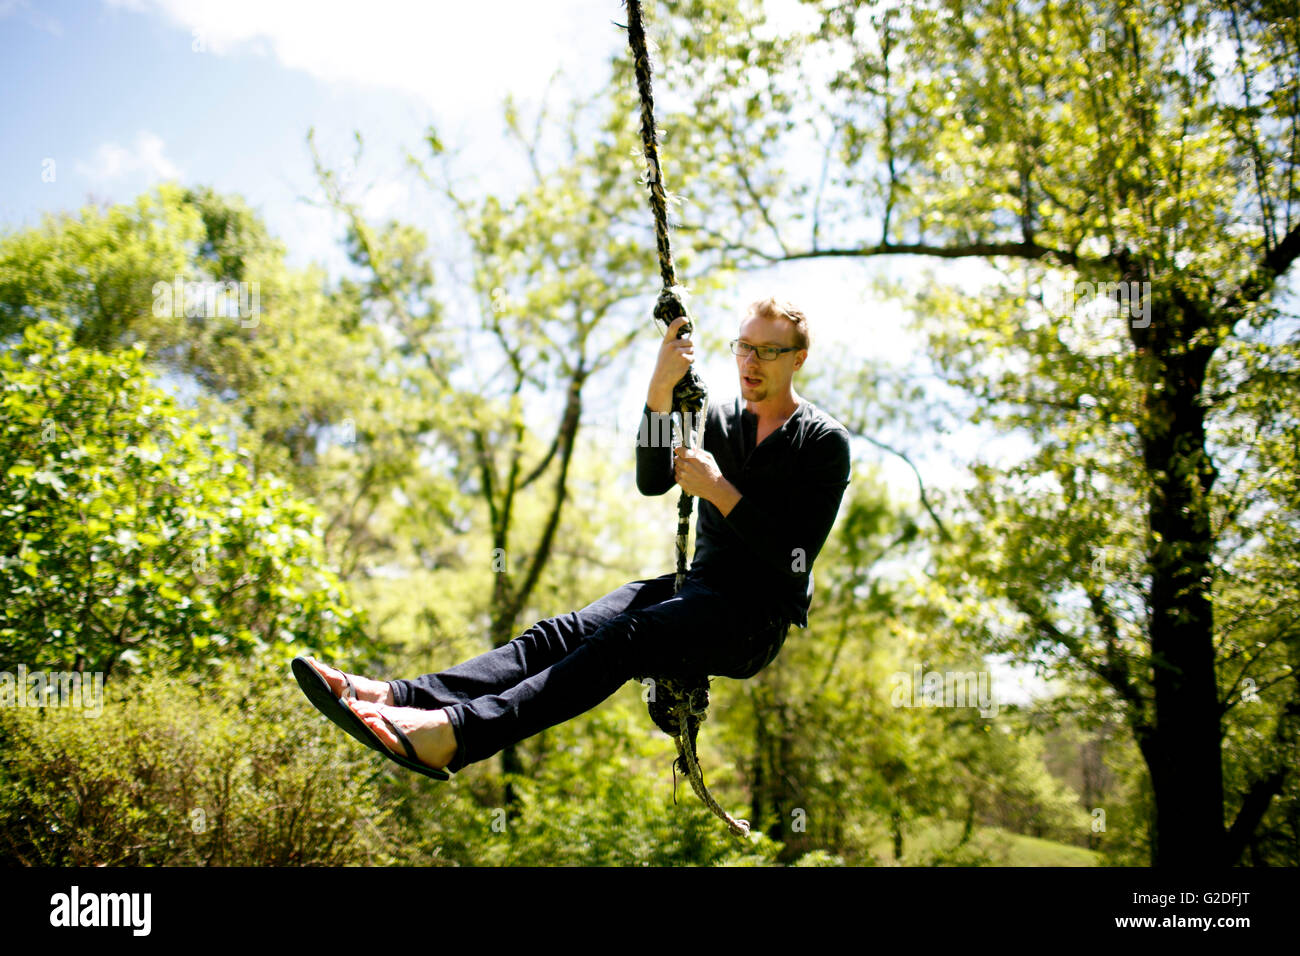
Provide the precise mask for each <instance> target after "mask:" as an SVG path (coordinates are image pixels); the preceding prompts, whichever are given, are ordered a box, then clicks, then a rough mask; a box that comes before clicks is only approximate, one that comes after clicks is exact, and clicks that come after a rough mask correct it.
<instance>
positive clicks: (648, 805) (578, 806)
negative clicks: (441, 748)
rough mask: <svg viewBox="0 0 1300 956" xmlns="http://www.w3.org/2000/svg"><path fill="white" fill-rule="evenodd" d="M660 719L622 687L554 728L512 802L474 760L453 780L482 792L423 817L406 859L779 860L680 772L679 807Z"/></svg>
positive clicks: (562, 862)
mask: <svg viewBox="0 0 1300 956" xmlns="http://www.w3.org/2000/svg"><path fill="white" fill-rule="evenodd" d="M652 727H653V725H651V724H650V722H649V718H648V717H646V716H645V714H644V705H643V704H641V703H640V698H639V695H636V694H632V693H631V692H630V691H624V692H621V693H620V694H619V695H618V697H617V698H616V700H615V701H612V702H610V703H608V704H605V705H602V706H601V707H599V708H597V709H596V710H594V711H592V712H590V713H589V714H585V715H583V716H582V717H579V718H577V719H575V720H573V721H570V722H568V723H566V724H562V725H560V726H558V727H553V728H551V729H550V730H547V731H546V732H545V733H544V734H543V735H542V737H541V738H540V743H539V747H540V748H541V750H542V752H541V753H540V754H537V755H536V757H535V759H534V761H533V762H532V763H531V764H530V766H529V767H528V772H527V773H526V774H524V775H522V776H519V777H516V778H514V779H513V784H514V787H515V789H516V792H517V793H518V794H519V803H518V805H517V806H516V807H515V808H512V809H508V808H507V807H506V806H505V804H504V803H503V802H502V801H501V798H500V789H499V788H498V786H497V783H498V781H496V780H495V779H492V780H491V781H488V780H486V779H485V778H486V775H487V773H488V768H487V767H486V766H478V765H476V766H474V767H472V768H467V769H466V771H463V772H462V773H461V774H460V775H458V778H457V780H456V783H455V786H456V788H457V789H460V788H463V787H475V788H476V789H477V792H476V793H475V795H474V799H473V800H472V801H469V800H466V799H463V798H462V799H457V800H451V799H449V800H448V801H447V802H446V803H444V804H443V805H442V806H440V807H439V809H438V812H437V813H430V814H424V815H422V819H423V820H425V821H427V822H426V823H424V827H425V832H424V833H423V834H422V835H421V837H420V838H419V839H418V840H417V842H416V843H415V844H414V845H413V846H412V847H411V850H410V854H409V856H408V857H406V859H405V861H406V862H410V863H413V864H414V863H418V861H419V860H420V859H422V858H427V857H428V856H430V855H431V854H432V853H433V852H434V851H435V849H436V850H437V851H438V852H439V856H440V858H441V859H445V860H457V861H464V862H465V863H469V864H473V865H484V866H714V865H726V866H766V865H772V864H773V863H774V862H775V858H776V853H777V851H778V850H779V849H780V848H779V846H778V845H776V844H774V843H773V842H772V841H771V840H768V839H766V838H765V837H763V836H762V834H760V833H754V834H752V835H751V839H750V840H748V841H746V840H744V839H741V838H738V837H734V836H732V835H731V834H730V833H728V832H727V830H726V828H725V827H723V826H722V825H721V824H720V823H719V822H718V820H717V818H716V817H714V816H713V815H712V814H711V813H709V811H708V810H707V809H706V808H705V807H704V806H703V805H702V804H701V803H700V802H699V801H698V800H697V799H696V797H695V795H694V794H693V793H691V792H690V783H689V781H687V780H685V779H683V778H680V777H679V778H678V803H677V805H675V806H674V804H673V801H672V788H671V786H670V785H669V783H668V780H669V779H670V773H669V771H668V770H667V768H668V767H669V766H670V765H671V762H672V759H671V758H672V757H673V756H675V753H674V751H673V749H672V744H671V742H670V741H669V740H668V738H667V737H665V736H664V735H663V734H661V733H659V732H658V731H656V730H653V729H652ZM702 759H707V757H703V758H702ZM500 782H502V783H503V782H504V781H500ZM742 815H743V814H742Z"/></svg>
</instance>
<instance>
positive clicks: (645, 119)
mask: <svg viewBox="0 0 1300 956" xmlns="http://www.w3.org/2000/svg"><path fill="white" fill-rule="evenodd" d="M625 2H626V4H627V39H628V44H629V46H631V48H632V63H633V66H634V67H635V70H636V88H637V93H638V95H639V96H640V98H641V142H642V145H643V146H644V148H645V161H646V178H645V183H646V186H647V187H648V189H649V192H650V210H651V212H652V213H653V214H654V220H655V245H656V247H657V249H658V254H659V275H660V277H661V278H662V279H663V283H664V287H663V291H662V292H660V293H659V299H658V301H656V302H655V307H654V317H655V319H656V320H658V321H660V322H663V323H664V326H665V328H666V327H667V326H669V325H671V324H672V323H673V322H674V321H676V320H677V319H678V318H679V317H681V316H685V317H686V321H685V322H684V323H683V324H682V327H681V328H680V329H678V331H677V337H678V338H682V337H683V336H686V335H689V334H691V332H692V331H693V328H694V326H693V323H692V321H691V317H690V313H689V312H687V310H686V304H685V302H684V301H683V297H684V294H685V290H684V289H683V288H682V287H681V286H679V285H678V284H677V274H676V271H675V270H674V268H673V252H672V246H671V245H670V243H669V241H668V197H667V194H666V193H665V192H664V183H663V172H662V168H661V167H660V165H659V141H658V139H657V138H656V133H655V118H654V94H653V92H652V91H651V88H650V74H651V70H650V55H649V53H648V52H647V51H646V39H645V26H644V24H643V22H642V18H641V3H640V0H625ZM707 402H708V389H707V388H706V387H705V385H704V382H703V380H702V379H701V378H700V377H699V375H698V374H696V371H695V366H694V365H692V366H690V367H688V368H687V369H686V374H685V375H683V376H682V378H681V381H679V382H678V383H677V384H676V385H675V386H674V387H673V407H672V410H673V411H675V412H677V413H678V421H679V423H680V429H681V437H682V444H683V445H685V446H686V447H687V448H692V447H694V444H693V436H692V434H691V429H690V427H689V423H691V422H698V423H699V430H700V439H701V441H702V440H703V437H704V408H705V405H706V404H707ZM693 503H694V498H693V497H692V496H691V495H688V494H687V493H686V492H685V491H683V492H682V493H681V497H680V498H678V500H677V541H676V550H677V573H676V576H675V578H674V579H673V593H674V594H676V593H677V592H678V591H680V590H681V588H682V584H683V583H684V582H685V580H686V539H687V536H688V535H689V533H690V527H691V509H692V506H693ZM652 693H653V697H654V699H653V700H652V701H651V702H650V717H651V718H652V719H653V720H654V722H655V724H656V725H657V726H658V727H659V729H660V730H662V731H663V732H664V733H666V734H668V735H669V736H670V737H672V738H673V741H674V742H675V743H676V744H677V760H676V761H674V763H673V768H674V769H673V799H674V800H676V795H677V770H678V769H679V768H680V769H681V770H682V772H683V773H685V775H686V776H687V777H688V778H689V779H690V781H691V788H692V789H693V790H694V791H695V794H696V796H698V797H699V798H700V800H702V801H703V802H704V805H705V806H707V807H708V808H709V809H710V810H711V811H713V813H714V814H715V815H716V816H718V817H719V818H720V819H721V820H722V821H723V822H724V823H726V824H727V828H728V829H729V830H731V832H732V833H734V834H736V835H737V836H748V835H749V823H748V822H747V821H745V820H737V819H736V818H735V817H733V816H731V814H729V813H727V811H726V810H724V809H723V808H722V807H721V806H720V805H719V804H718V801H717V800H715V799H714V798H713V795H712V794H711V793H709V788H708V787H706V786H705V785H704V774H703V773H702V772H701V771H700V764H699V760H698V758H697V756H696V753H695V738H696V736H697V735H698V734H699V729H700V724H701V723H702V722H703V721H704V719H705V718H706V717H707V716H708V707H709V681H708V677H707V676H698V677H687V678H682V677H657V678H655V679H654V685H653V690H652Z"/></svg>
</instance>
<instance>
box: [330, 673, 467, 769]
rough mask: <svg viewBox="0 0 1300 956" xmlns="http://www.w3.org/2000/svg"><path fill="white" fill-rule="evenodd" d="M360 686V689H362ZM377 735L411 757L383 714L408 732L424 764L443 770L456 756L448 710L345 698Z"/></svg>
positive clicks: (391, 748)
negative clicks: (423, 708) (389, 704)
mask: <svg viewBox="0 0 1300 956" xmlns="http://www.w3.org/2000/svg"><path fill="white" fill-rule="evenodd" d="M358 689H359V688H358ZM343 703H345V704H346V705H347V706H349V707H351V708H352V712H353V713H354V714H356V715H357V716H358V717H360V718H361V720H362V722H364V723H365V725H366V726H367V727H369V728H370V729H371V730H373V731H374V733H375V736H376V737H378V738H379V739H380V740H382V741H383V742H384V744H385V745H386V746H387V747H388V749H389V750H391V751H392V752H393V753H395V754H399V755H400V756H403V757H405V756H407V753H406V748H405V747H403V746H402V741H401V739H400V738H399V737H398V736H397V734H395V733H393V731H392V728H390V727H389V726H388V724H386V723H385V722H384V719H383V717H380V716H379V714H380V713H381V712H382V713H383V714H384V716H385V717H387V718H388V719H389V720H391V721H392V722H393V723H394V724H395V725H397V727H398V728H399V729H400V730H401V731H402V733H404V734H406V739H407V740H409V741H410V742H411V746H412V747H414V748H415V754H416V757H417V759H418V760H419V762H420V763H422V764H424V765H425V766H426V767H428V768H430V769H431V770H442V769H444V768H445V767H446V766H447V764H449V763H451V760H452V758H453V757H455V756H456V734H455V732H454V731H453V730H452V729H451V718H449V717H448V716H447V712H446V711H445V710H442V709H439V710H421V709H419V708H418V707H391V706H384V705H382V704H375V703H371V702H369V701H364V700H344V701H343Z"/></svg>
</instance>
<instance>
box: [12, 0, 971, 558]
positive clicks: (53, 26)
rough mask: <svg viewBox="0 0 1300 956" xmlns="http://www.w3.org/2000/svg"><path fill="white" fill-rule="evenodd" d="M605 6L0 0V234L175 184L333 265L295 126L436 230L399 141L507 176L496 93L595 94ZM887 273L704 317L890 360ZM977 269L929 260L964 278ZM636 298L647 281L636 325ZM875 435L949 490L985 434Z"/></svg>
mask: <svg viewBox="0 0 1300 956" xmlns="http://www.w3.org/2000/svg"><path fill="white" fill-rule="evenodd" d="M791 9H793V7H791ZM622 19H623V5H622V3H620V2H618V0H546V2H544V3H541V2H519V0H515V2H505V0H475V2H473V3H466V2H464V0H458V2H454V3H453V2H447V0H425V2H410V3H402V2H396V0H365V2H364V3H361V2H355V0H353V2H339V0H314V2H288V0H220V2H216V0H62V2H39V0H0V77H2V79H3V86H4V90H5V105H4V110H3V112H0V144H2V145H0V228H3V229H4V230H14V229H21V228H23V227H30V226H35V225H38V224H39V223H40V221H41V217H42V215H43V214H45V213H52V212H57V211H61V210H68V211H75V210H76V209H78V208H80V207H82V206H83V205H85V204H87V203H88V202H96V203H98V202H104V201H107V202H114V203H125V202H130V201H132V200H134V199H135V198H136V197H137V196H138V195H139V194H140V193H142V192H145V191H147V190H149V189H150V188H151V187H152V186H154V185H156V184H157V183H158V182H160V181H162V180H166V179H176V180H179V181H181V182H182V183H184V184H187V185H199V184H205V185H210V186H212V187H213V188H215V189H216V190H217V191H219V192H222V193H235V194H239V195H241V196H243V197H244V198H245V200H247V201H248V203H249V204H250V205H251V206H252V208H253V209H254V210H256V211H257V212H259V213H260V214H261V215H262V216H263V218H264V219H265V221H266V222H267V224H268V227H269V229H270V231H271V233H272V234H273V235H275V236H277V237H278V238H279V239H281V240H282V241H283V242H284V243H285V245H286V246H287V247H288V251H289V263H290V264H291V265H296V266H302V265H306V264H308V263H310V262H317V263H320V264H321V265H323V266H324V267H325V268H326V269H327V271H328V272H329V274H330V275H331V276H332V277H337V276H340V275H342V274H343V273H344V272H346V271H348V269H349V264H348V263H347V260H346V256H345V255H344V253H343V248H342V244H341V239H342V236H343V226H342V222H341V220H340V219H339V218H338V217H337V216H336V215H335V214H334V213H332V212H330V211H328V210H327V209H325V208H323V205H322V199H323V197H322V196H321V194H320V191H319V189H318V187H317V186H316V183H315V179H314V175H313V172H312V163H311V154H310V151H309V148H308V145H307V138H306V137H307V131H308V130H309V129H314V130H315V132H316V141H317V143H318V145H319V147H320V149H321V151H322V154H323V158H324V161H325V163H326V165H327V166H329V167H331V168H334V169H342V168H345V167H347V166H348V164H349V162H350V160H351V157H352V155H353V152H354V149H355V143H354V135H356V134H358V133H359V134H360V135H361V136H362V137H363V139H364V142H365V152H364V158H363V162H362V164H361V166H360V168H359V171H358V173H357V175H356V177H355V178H354V179H353V180H352V181H351V182H350V187H351V188H354V189H355V190H356V193H357V195H360V196H363V197H364V200H363V210H364V212H365V214H366V215H367V217H368V218H370V219H371V220H377V219H380V218H386V217H389V216H396V217H399V218H401V219H403V220H405V221H409V222H412V223H414V224H416V225H418V226H420V227H422V228H425V229H426V230H427V231H429V233H430V235H431V236H433V237H434V238H435V240H438V239H439V238H440V237H442V236H444V235H445V234H446V228H445V224H444V223H440V222H438V221H436V209H435V206H434V205H433V204H432V203H431V201H430V200H429V199H428V198H427V197H426V195H425V192H424V190H425V187H424V186H423V185H422V184H421V183H419V181H418V180H417V179H416V177H415V174H414V173H413V172H412V171H411V170H409V168H408V167H407V165H406V161H405V157H406V155H407V153H408V152H414V153H416V154H418V155H420V156H422V157H423V156H425V151H424V148H423V146H422V137H423V133H424V131H425V129H426V128H427V127H429V126H430V124H432V125H433V126H434V127H435V128H436V129H437V130H438V132H439V136H440V138H441V139H442V140H443V142H444V143H446V144H447V145H448V146H450V147H453V148H455V149H457V150H460V157H459V162H460V164H461V166H462V168H465V169H470V170H474V171H475V174H476V176H478V177H479V179H480V182H481V183H482V184H485V185H488V186H491V187H493V188H503V187H504V188H508V187H509V186H510V185H511V183H512V182H522V179H521V177H522V176H523V175H524V174H525V173H526V170H524V169H523V168H522V166H521V165H516V166H514V167H512V166H511V165H510V164H509V163H505V162H503V161H502V157H503V156H504V155H505V154H506V153H507V152H508V150H506V149H505V137H504V134H503V123H502V120H501V103H502V100H503V98H504V97H505V96H506V95H507V94H508V93H509V94H512V95H514V96H515V97H516V98H517V100H518V101H519V102H520V103H521V105H522V106H523V107H524V109H525V111H527V109H528V108H529V107H530V106H534V105H536V104H537V103H538V102H539V101H540V100H539V98H540V96H541V94H542V91H543V90H544V89H545V87H546V85H547V82H548V80H549V79H550V78H551V77H552V76H553V75H554V74H556V72H557V71H561V72H562V80H561V81H560V82H561V88H562V90H564V91H565V92H569V93H578V94H581V93H594V92H595V91H597V90H598V89H600V88H601V87H602V86H603V85H604V83H605V81H606V79H607V78H608V75H609V63H610V61H611V58H612V57H613V56H614V55H615V54H616V52H618V51H619V50H620V49H621V47H622V44H624V43H625V42H626V34H625V33H624V32H623V31H622V30H621V29H619V28H617V27H616V26H615V25H614V21H619V22H622ZM634 121H635V120H634V118H632V117H629V122H634ZM668 161H669V162H670V160H668ZM665 168H666V169H667V168H670V167H668V166H666V167H665ZM669 185H670V188H672V184H671V183H670V184H669ZM648 217H649V211H648V210H647V222H649V219H648ZM886 268H887V269H891V270H893V273H894V274H911V275H916V276H919V271H917V270H918V269H919V264H918V263H917V262H916V261H915V260H913V261H911V262H906V261H899V260H898V259H897V258H895V259H893V260H891V261H890V262H889V263H888V264H886V263H885V262H884V261H883V260H882V261H877V262H874V263H870V264H865V263H861V262H853V261H851V260H839V261H835V260H825V261H809V262H804V263H796V264H786V265H783V266H778V267H775V268H773V269H771V270H768V271H765V272H763V273H759V274H751V275H746V276H744V277H742V278H741V279H739V280H738V281H737V283H736V286H735V287H734V289H732V290H731V293H730V294H729V295H728V296H726V297H724V300H723V301H722V302H720V303H719V304H718V305H717V309H718V310H719V313H718V314H717V315H714V316H710V317H709V319H710V321H717V322H720V323H723V324H736V323H738V320H739V319H738V313H739V310H740V309H741V307H742V306H743V305H744V303H746V302H748V301H752V300H754V299H757V298H761V297H764V296H766V295H768V294H777V295H779V296H782V297H784V298H787V299H790V300H792V301H795V302H798V303H799V304H800V305H801V307H803V308H804V309H805V311H806V312H807V313H808V314H809V316H810V317H811V318H812V320H813V321H814V323H815V326H816V335H817V339H816V346H817V348H818V349H821V350H822V354H824V355H832V354H833V355H836V356H837V357H838V358H840V359H845V358H847V359H848V360H850V361H852V358H853V356H858V355H860V356H862V358H863V360H864V361H865V360H866V359H867V358H881V357H883V358H887V359H890V360H891V361H894V362H896V363H908V362H910V361H912V360H913V359H914V358H916V357H917V355H918V354H919V352H920V351H922V350H923V347H922V345H921V343H920V342H919V341H918V340H917V339H916V338H915V337H913V336H911V335H909V334H908V333H907V332H906V331H905V325H906V316H905V314H904V312H903V310H902V308H901V307H900V306H899V305H898V304H897V303H895V302H891V301H884V300H879V299H876V298H873V297H872V296H871V295H870V294H869V293H867V292H865V291H864V290H865V289H866V285H867V283H866V280H867V277H868V276H869V275H870V274H871V273H872V271H873V270H876V269H886ZM980 268H981V266H980V265H979V264H977V263H971V264H961V263H957V264H950V265H946V266H944V269H945V270H947V273H948V274H949V275H958V274H965V275H967V276H969V277H971V281H974V277H976V276H978V273H979V270H980ZM963 270H965V271H964V273H963ZM647 276H648V277H650V276H653V269H648V270H647ZM918 281H920V280H919V279H918ZM655 294H656V290H655V289H654V288H651V287H649V286H648V287H647V295H646V304H647V328H648V329H652V328H653V323H652V322H651V321H650V320H649V318H648V313H649V308H650V306H651V305H652V304H653V301H654V297H655ZM656 353H657V339H655V338H654V337H651V336H649V335H647V338H646V339H645V340H644V343H643V344H641V345H640V346H639V351H638V352H637V353H636V355H635V356H634V358H633V362H632V368H631V370H630V372H627V373H626V374H620V376H619V378H618V380H617V381H615V382H614V385H613V389H614V390H613V392H612V394H611V396H610V401H609V402H608V403H607V404H606V405H605V406H604V408H605V409H606V410H607V411H608V410H609V409H615V410H616V411H614V412H613V414H612V417H613V418H614V419H615V420H616V421H618V422H620V423H627V427H628V428H629V429H630V428H631V426H632V425H633V424H634V423H635V421H636V419H637V417H638V416H639V413H640V410H641V404H642V401H643V399H644V388H645V383H647V382H648V381H649V377H650V372H651V370H652V368H653V364H654V359H655V355H656ZM815 361H816V356H815V355H810V359H809V362H810V365H811V364H812V363H813V362H815ZM697 363H698V368H699V370H700V372H701V374H702V376H703V378H704V380H705V381H706V382H708V383H709V386H710V392H711V398H710V400H711V401H714V402H726V401H729V400H730V399H731V398H732V397H734V396H735V395H736V394H738V386H737V382H736V371H735V365H734V359H733V358H732V356H731V355H730V354H729V353H726V352H725V351H721V350H719V353H718V354H710V355H707V356H701V357H699V358H698V359H697ZM796 389H798V379H796ZM822 405H823V407H825V408H826V410H827V411H828V412H830V413H831V414H832V415H834V414H835V409H834V408H833V407H827V406H828V405H829V402H827V401H825V400H823V402H822ZM878 437H880V438H882V440H885V441H888V442H889V443H891V444H894V445H896V446H900V447H905V448H907V449H908V451H909V453H910V454H912V455H913V456H914V457H915V459H916V460H917V461H918V463H919V465H920V467H921V468H922V470H923V472H924V473H925V477H926V481H927V484H928V485H932V486H935V487H941V486H945V485H953V484H964V483H966V481H967V473H966V470H965V468H964V464H963V463H964V462H968V461H970V460H971V458H972V457H973V456H974V454H975V453H976V452H977V451H979V450H980V449H982V448H987V447H989V445H988V441H989V436H988V435H980V434H978V433H975V432H967V433H963V434H958V435H949V436H946V437H945V438H944V439H943V440H942V441H938V440H935V439H934V438H933V437H932V438H930V439H924V438H923V439H922V440H921V441H920V442H919V443H918V441H917V436H904V435H889V434H884V435H881V436H878ZM855 456H856V457H855V461H861V462H863V463H868V464H870V465H872V466H879V467H880V468H881V469H882V474H883V477H884V478H885V480H886V481H887V483H888V484H889V485H890V487H891V489H893V490H894V491H895V492H896V494H898V495H899V497H900V498H902V499H903V500H904V501H910V500H914V498H915V490H916V484H915V478H914V476H913V474H912V472H911V471H910V469H909V468H908V467H907V466H906V465H905V464H904V463H903V462H901V461H900V460H898V459H897V458H895V457H892V456H889V455H887V454H884V453H881V452H879V451H878V450H876V449H875V448H873V447H872V446H870V445H869V444H868V443H866V442H861V441H859V442H855ZM855 467H856V466H855ZM632 480H633V479H632V478H629V481H632ZM669 557H670V555H666V557H665V560H668V558H669Z"/></svg>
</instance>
